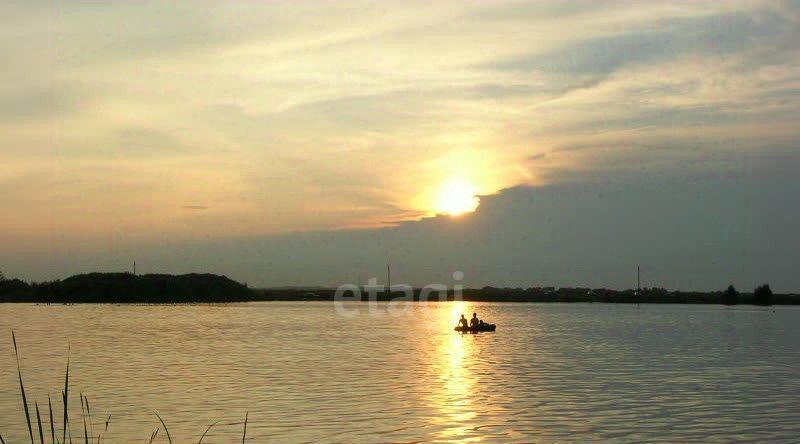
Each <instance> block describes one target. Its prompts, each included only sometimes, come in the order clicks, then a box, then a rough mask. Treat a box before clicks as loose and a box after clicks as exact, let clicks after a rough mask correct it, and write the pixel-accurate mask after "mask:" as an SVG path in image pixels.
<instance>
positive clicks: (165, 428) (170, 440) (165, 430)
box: [153, 412, 172, 444]
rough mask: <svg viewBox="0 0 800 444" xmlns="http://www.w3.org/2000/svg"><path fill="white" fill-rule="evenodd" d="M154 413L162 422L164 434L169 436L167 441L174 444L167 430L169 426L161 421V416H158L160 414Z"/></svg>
mask: <svg viewBox="0 0 800 444" xmlns="http://www.w3.org/2000/svg"><path fill="white" fill-rule="evenodd" d="M153 413H155V414H156V416H157V417H158V420H159V421H161V425H162V426H164V432H165V433H166V434H167V441H169V444H172V437H171V436H170V435H169V429H168V428H167V424H165V423H164V420H163V419H161V416H160V415H159V414H158V412H153Z"/></svg>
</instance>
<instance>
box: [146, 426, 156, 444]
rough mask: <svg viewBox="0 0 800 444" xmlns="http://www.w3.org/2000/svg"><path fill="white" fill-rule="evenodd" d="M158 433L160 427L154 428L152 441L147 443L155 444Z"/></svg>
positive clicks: (151, 436)
mask: <svg viewBox="0 0 800 444" xmlns="http://www.w3.org/2000/svg"><path fill="white" fill-rule="evenodd" d="M156 435H158V428H156V429H155V430H153V433H152V434H151V435H150V441H148V443H147V444H153V440H154V439H156Z"/></svg>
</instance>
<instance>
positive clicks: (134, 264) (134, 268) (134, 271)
mask: <svg viewBox="0 0 800 444" xmlns="http://www.w3.org/2000/svg"><path fill="white" fill-rule="evenodd" d="M133 275H134V276H136V261H133Z"/></svg>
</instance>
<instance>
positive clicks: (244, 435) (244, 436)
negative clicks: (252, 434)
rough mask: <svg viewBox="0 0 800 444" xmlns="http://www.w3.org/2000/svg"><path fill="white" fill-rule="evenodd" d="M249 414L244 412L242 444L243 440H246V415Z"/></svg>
mask: <svg viewBox="0 0 800 444" xmlns="http://www.w3.org/2000/svg"><path fill="white" fill-rule="evenodd" d="M248 413H249V412H244V431H243V432H242V444H244V440H245V438H247V415H248Z"/></svg>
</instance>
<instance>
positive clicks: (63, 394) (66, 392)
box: [61, 346, 72, 444]
mask: <svg viewBox="0 0 800 444" xmlns="http://www.w3.org/2000/svg"><path fill="white" fill-rule="evenodd" d="M61 397H62V398H63V402H64V435H63V436H62V437H61V443H62V444H67V422H69V415H68V414H67V407H68V403H69V346H67V372H66V374H65V375H64V391H62V392H61ZM71 441H72V436H70V442H71Z"/></svg>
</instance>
